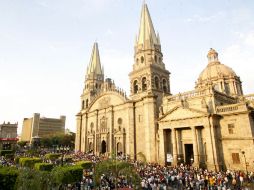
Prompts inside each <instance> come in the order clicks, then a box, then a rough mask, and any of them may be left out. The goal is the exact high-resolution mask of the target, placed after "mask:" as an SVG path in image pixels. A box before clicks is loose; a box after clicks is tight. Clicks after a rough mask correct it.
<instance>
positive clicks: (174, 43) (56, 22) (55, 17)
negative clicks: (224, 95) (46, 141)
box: [0, 0, 254, 131]
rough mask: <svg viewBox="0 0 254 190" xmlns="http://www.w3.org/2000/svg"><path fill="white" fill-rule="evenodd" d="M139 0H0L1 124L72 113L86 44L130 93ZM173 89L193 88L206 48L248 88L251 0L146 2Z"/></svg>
mask: <svg viewBox="0 0 254 190" xmlns="http://www.w3.org/2000/svg"><path fill="white" fill-rule="evenodd" d="M142 2H143V1H142V0H0V89H1V91H0V122H3V121H11V122H19V131H21V127H22V122H23V118H24V117H32V114H33V113H41V115H42V116H45V117H60V115H66V117H67V122H66V128H70V129H71V130H72V131H76V122H75V115H76V113H78V111H79V109H80V95H81V92H82V89H83V85H84V79H85V70H86V66H87V64H88V63H89V60H90V54H91V51H92V45H93V43H94V42H95V41H97V42H98V44H99V50H100V56H101V62H102V64H103V65H104V69H105V75H106V76H107V77H110V78H112V79H113V80H114V81H115V83H116V85H117V86H119V87H121V88H123V89H125V90H126V92H127V94H129V79H128V73H129V72H130V71H131V69H132V64H133V55H134V54H133V52H134V41H135V36H136V34H137V33H138V25H139V19H140V13H141V6H142ZM146 2H147V4H148V8H149V10H150V14H151V17H152V20H153V24H154V27H155V30H156V31H158V32H159V34H160V39H161V45H162V52H163V54H164V62H165V65H166V68H167V69H168V70H169V71H170V72H171V90H172V93H173V94H175V93H178V92H183V91H189V90H193V89H194V85H195V81H196V80H197V78H198V76H199V74H200V73H201V71H202V70H203V69H204V68H205V67H206V65H207V58H206V54H207V52H208V50H209V49H210V48H211V47H212V48H214V49H215V50H217V51H218V53H219V59H220V61H221V62H222V63H223V64H226V65H228V66H229V67H231V68H233V70H234V71H235V72H236V73H237V74H238V75H239V76H240V77H241V80H242V82H243V90H244V93H245V94H248V93H254V86H253V84H254V74H253V65H254V19H253V18H254V1H253V0H213V1H210V0H191V1H190V0H147V1H146Z"/></svg>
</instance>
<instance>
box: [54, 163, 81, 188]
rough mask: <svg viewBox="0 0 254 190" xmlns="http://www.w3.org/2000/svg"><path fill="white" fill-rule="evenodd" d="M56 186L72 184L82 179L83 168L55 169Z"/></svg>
mask: <svg viewBox="0 0 254 190" xmlns="http://www.w3.org/2000/svg"><path fill="white" fill-rule="evenodd" d="M51 174H52V179H53V182H54V184H56V185H57V186H60V185H62V184H72V183H75V182H77V181H80V180H81V179H82V175H83V168H82V167H81V166H63V167H55V168H54V169H53V170H52V172H51Z"/></svg>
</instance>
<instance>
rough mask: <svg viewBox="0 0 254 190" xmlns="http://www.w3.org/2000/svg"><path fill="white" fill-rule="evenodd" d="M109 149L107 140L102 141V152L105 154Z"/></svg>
mask: <svg viewBox="0 0 254 190" xmlns="http://www.w3.org/2000/svg"><path fill="white" fill-rule="evenodd" d="M106 151H107V144H106V141H104V140H103V141H102V142H101V153H102V154H104V153H105V152H106Z"/></svg>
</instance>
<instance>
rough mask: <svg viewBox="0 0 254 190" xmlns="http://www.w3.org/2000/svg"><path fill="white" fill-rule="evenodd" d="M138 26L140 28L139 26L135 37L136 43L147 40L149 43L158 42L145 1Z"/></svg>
mask: <svg viewBox="0 0 254 190" xmlns="http://www.w3.org/2000/svg"><path fill="white" fill-rule="evenodd" d="M139 27H140V28H139V35H138V39H137V45H140V44H143V45H144V44H145V43H146V42H147V41H149V42H150V43H151V45H154V44H157V45H159V44H160V42H159V41H158V38H157V36H156V33H155V30H154V27H153V23H152V19H151V17H150V13H149V10H148V7H147V4H146V3H145V2H144V4H143V7H142V12H141V19H140V26H139Z"/></svg>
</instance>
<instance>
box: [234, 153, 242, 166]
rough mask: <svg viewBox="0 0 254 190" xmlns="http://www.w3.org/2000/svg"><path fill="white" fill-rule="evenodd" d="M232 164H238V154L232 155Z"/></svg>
mask: <svg viewBox="0 0 254 190" xmlns="http://www.w3.org/2000/svg"><path fill="white" fill-rule="evenodd" d="M232 160H233V164H240V157H239V153H232Z"/></svg>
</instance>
